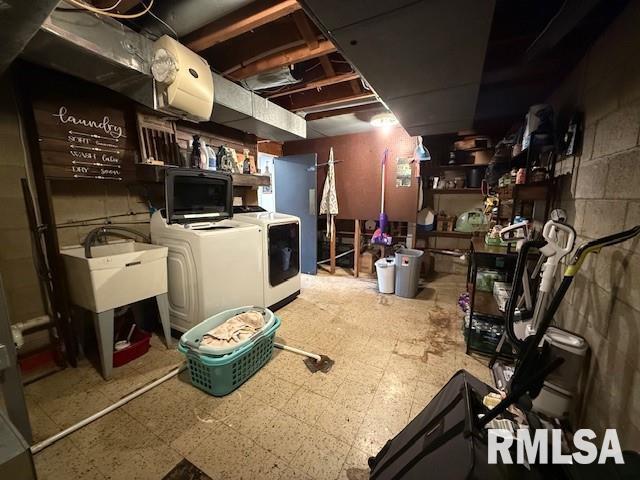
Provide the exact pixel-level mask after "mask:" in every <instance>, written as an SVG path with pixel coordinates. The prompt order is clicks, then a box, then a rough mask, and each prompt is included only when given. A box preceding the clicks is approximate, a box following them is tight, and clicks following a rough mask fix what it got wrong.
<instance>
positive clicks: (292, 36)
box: [92, 0, 627, 137]
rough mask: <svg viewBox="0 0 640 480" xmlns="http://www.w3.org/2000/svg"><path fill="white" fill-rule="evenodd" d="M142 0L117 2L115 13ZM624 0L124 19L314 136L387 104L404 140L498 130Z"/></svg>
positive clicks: (363, 125) (387, 5) (302, 4)
mask: <svg viewBox="0 0 640 480" xmlns="http://www.w3.org/2000/svg"><path fill="white" fill-rule="evenodd" d="M92 1H93V3H94V5H96V6H99V7H102V8H104V7H108V6H109V5H112V4H113V0H92ZM140 3H141V2H140V0H122V1H121V2H120V3H119V5H118V7H117V8H116V9H115V10H114V11H120V12H125V11H138V10H139V9H140V8H141V7H140ZM626 3H627V0H396V1H388V0H349V1H345V0H299V1H296V0H254V1H248V0H217V1H205V0H156V3H155V4H154V6H153V8H152V13H153V14H154V16H149V15H146V16H144V17H142V19H141V20H140V19H139V20H135V21H133V22H128V23H127V24H128V25H129V26H131V27H133V28H136V29H138V30H140V31H142V32H143V33H147V34H148V35H150V36H152V37H153V36H159V35H161V34H165V33H167V34H170V35H177V36H178V38H179V39H180V41H181V42H183V43H184V44H186V45H187V46H188V47H189V48H191V49H193V50H194V51H196V52H198V53H199V54H200V55H202V56H203V57H204V58H206V59H207V61H208V62H209V64H210V65H211V67H212V68H213V70H214V71H216V72H218V73H220V74H221V75H223V76H225V77H226V78H227V79H229V80H231V81H235V82H240V83H242V84H243V85H245V86H248V85H251V88H253V89H254V91H256V93H258V94H259V95H261V96H263V97H266V98H269V99H270V100H271V101H273V102H275V103H277V104H279V105H280V106H282V107H284V108H285V109H287V110H290V111H293V112H296V113H298V114H299V115H301V116H304V117H305V118H306V119H307V121H308V124H307V127H308V131H309V136H312V137H314V136H331V135H337V134H345V133H354V132H361V131H364V130H368V129H371V128H373V127H371V125H370V124H369V119H370V118H371V116H372V115H374V114H376V113H380V112H381V111H385V110H386V109H387V107H388V108H389V109H390V110H391V111H393V113H394V114H395V115H396V116H397V117H398V119H399V120H400V122H401V124H402V125H403V126H404V128H405V129H406V130H407V131H408V132H409V133H410V134H412V135H434V134H441V133H453V132H460V131H470V130H475V131H482V132H486V133H491V132H495V133H497V134H502V133H504V131H505V130H506V129H508V128H509V126H510V125H511V124H512V123H513V121H514V120H516V119H519V118H521V117H522V116H523V115H524V113H525V112H526V110H527V108H528V106H529V105H531V104H534V103H539V102H541V101H544V100H545V99H546V98H547V97H548V95H549V94H550V92H551V91H552V90H553V88H554V87H555V86H556V85H557V84H558V83H559V82H560V81H561V79H562V77H563V76H564V75H566V74H567V72H569V71H570V70H571V68H572V67H573V66H574V65H575V63H576V62H577V61H578V60H579V58H580V57H581V56H582V55H584V53H585V52H586V49H587V48H588V46H589V45H590V43H591V42H592V41H593V40H594V39H595V38H596V37H597V36H598V35H599V34H600V33H601V32H602V30H603V29H604V28H605V27H606V25H608V24H609V23H610V21H611V20H612V19H613V18H614V17H615V16H616V15H617V14H618V13H619V12H620V11H621V10H622V8H623V7H624V6H625V5H626ZM158 19H160V20H158ZM125 22H127V21H125ZM163 23H164V24H166V25H164V24H163ZM365 79H366V80H365ZM274 81H277V84H276V83H273V82H274ZM269 82H271V83H269ZM269 85H271V86H269Z"/></svg>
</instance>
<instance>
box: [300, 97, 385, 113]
mask: <svg viewBox="0 0 640 480" xmlns="http://www.w3.org/2000/svg"><path fill="white" fill-rule="evenodd" d="M376 99H377V96H376V94H375V93H360V94H358V95H348V96H344V97H338V98H332V99H319V100H315V101H313V102H309V103H307V104H298V105H295V106H294V107H293V108H292V109H291V111H293V112H300V111H303V110H307V109H310V108H313V109H317V108H318V107H330V106H338V105H340V104H344V103H352V102H364V103H372V102H375V101H377V100H376Z"/></svg>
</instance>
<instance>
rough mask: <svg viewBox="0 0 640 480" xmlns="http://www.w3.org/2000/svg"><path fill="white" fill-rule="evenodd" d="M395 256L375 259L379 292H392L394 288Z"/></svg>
mask: <svg viewBox="0 0 640 480" xmlns="http://www.w3.org/2000/svg"><path fill="white" fill-rule="evenodd" d="M395 262H396V260H395V258H393V257H387V258H381V259H380V260H377V261H376V273H377V275H378V290H379V291H380V293H393V291H394V289H395V274H396V268H395V266H396V265H395Z"/></svg>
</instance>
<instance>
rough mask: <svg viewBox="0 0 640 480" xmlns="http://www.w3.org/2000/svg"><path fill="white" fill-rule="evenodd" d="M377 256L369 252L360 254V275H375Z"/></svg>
mask: <svg viewBox="0 0 640 480" xmlns="http://www.w3.org/2000/svg"><path fill="white" fill-rule="evenodd" d="M377 259H378V256H377V255H376V254H374V253H373V252H371V251H366V252H362V253H361V254H360V273H367V274H370V275H371V274H373V273H375V271H376V269H375V263H376V260H377Z"/></svg>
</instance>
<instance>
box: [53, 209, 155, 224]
mask: <svg viewBox="0 0 640 480" xmlns="http://www.w3.org/2000/svg"><path fill="white" fill-rule="evenodd" d="M148 214H149V211H148V210H147V211H145V212H127V213H119V214H117V215H108V216H104V217H93V218H85V219H82V220H72V221H70V222H64V223H58V224H57V225H56V227H72V226H76V227H81V226H82V225H83V224H86V223H87V222H95V221H97V220H111V219H112V218H122V217H133V216H134V215H148ZM145 223H146V222H145Z"/></svg>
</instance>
